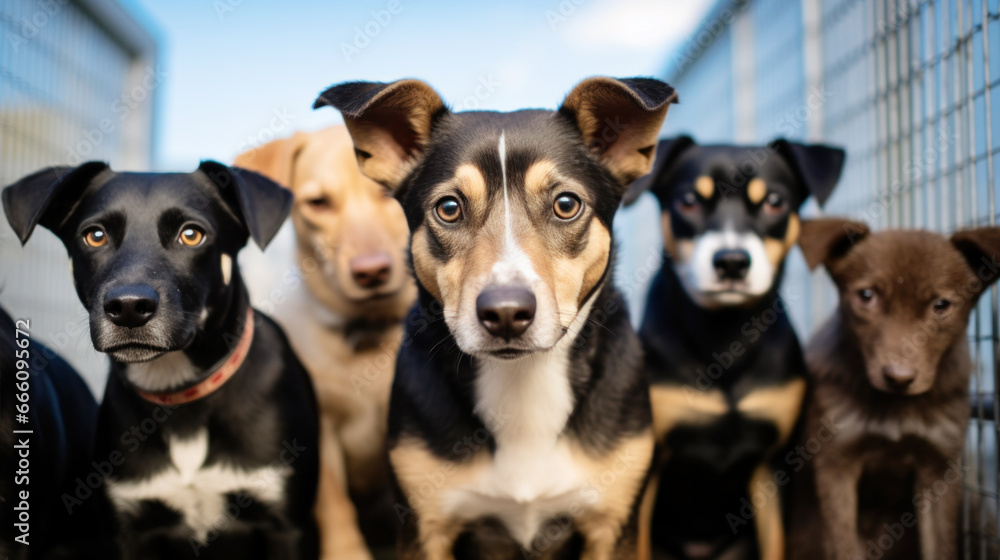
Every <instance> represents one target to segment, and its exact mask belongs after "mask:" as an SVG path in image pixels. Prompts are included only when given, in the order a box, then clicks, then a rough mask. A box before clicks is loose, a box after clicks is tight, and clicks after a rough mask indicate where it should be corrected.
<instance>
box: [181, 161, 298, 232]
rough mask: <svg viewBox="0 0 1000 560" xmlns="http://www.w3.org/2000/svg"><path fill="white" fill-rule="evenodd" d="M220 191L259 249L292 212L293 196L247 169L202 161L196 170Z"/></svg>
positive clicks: (276, 184)
mask: <svg viewBox="0 0 1000 560" xmlns="http://www.w3.org/2000/svg"><path fill="white" fill-rule="evenodd" d="M198 171H201V172H202V173H204V174H205V175H206V176H207V177H208V179H209V180H210V181H212V183H214V184H215V186H216V187H218V188H219V189H220V191H221V194H222V198H223V200H226V201H227V203H229V205H230V206H231V207H233V211H234V212H236V213H237V215H238V216H240V217H241V218H242V219H243V225H245V226H246V228H247V232H248V233H249V234H250V237H252V238H253V240H254V243H256V244H257V246H258V247H260V248H261V249H263V248H265V247H267V244H268V243H270V242H271V239H272V238H274V235H275V234H276V233H278V230H279V229H281V224H283V223H284V222H285V218H287V217H288V212H289V210H291V208H292V193H291V191H289V190H288V189H286V188H283V187H282V186H281V185H279V184H278V183H275V182H274V181H272V180H270V179H268V178H267V177H265V176H263V175H261V174H259V173H257V172H254V171H250V170H247V169H240V168H237V167H229V166H228V165H223V164H221V163H219V162H216V161H211V160H205V161H203V162H201V165H199V166H198Z"/></svg>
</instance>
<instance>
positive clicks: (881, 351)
mask: <svg viewBox="0 0 1000 560" xmlns="http://www.w3.org/2000/svg"><path fill="white" fill-rule="evenodd" d="M801 246H802V252H803V254H804V255H805V256H806V260H807V261H808V263H809V266H810V267H813V268H815V267H817V266H819V265H821V264H822V265H823V266H825V267H826V269H827V272H829V274H830V277H831V278H832V279H833V281H834V283H835V284H836V285H837V291H838V293H839V295H840V302H839V305H838V306H837V309H836V310H835V311H834V313H833V314H832V316H831V317H830V318H829V319H828V320H827V321H826V323H825V324H824V325H823V326H822V327H821V328H820V329H819V330H818V331H817V332H816V334H815V335H814V336H813V338H812V339H811V340H810V341H809V345H808V347H807V349H806V358H807V362H808V365H809V372H810V374H811V375H812V376H813V387H812V390H811V398H810V403H809V407H808V412H807V414H806V419H807V423H806V429H805V430H804V431H803V437H804V438H816V439H821V443H822V445H816V446H815V448H813V446H810V447H809V452H810V453H809V459H810V461H809V462H808V464H807V469H806V470H803V471H802V472H803V473H804V474H805V476H802V477H801V478H799V479H798V480H797V484H796V492H795V500H794V509H793V512H794V515H793V517H792V523H791V531H792V533H791V535H792V543H793V545H794V546H793V548H792V549H791V550H790V552H791V553H792V554H791V555H790V557H791V558H795V559H800V560H823V559H826V560H853V559H855V558H885V559H898V560H903V559H905V560H913V559H916V558H922V559H923V560H931V559H933V560H955V559H957V558H996V554H997V552H996V550H995V542H996V540H995V538H993V539H985V538H984V541H985V542H987V543H988V544H989V548H988V549H987V550H986V554H985V555H983V554H982V553H981V550H980V549H979V547H978V546H975V547H972V548H971V549H970V550H968V551H966V552H965V553H963V554H960V553H959V551H960V548H961V547H960V543H961V542H962V541H964V540H965V539H963V538H962V535H961V533H960V531H959V523H960V520H961V518H962V515H963V514H962V511H961V508H960V506H961V504H962V495H963V481H964V476H963V475H964V468H963V466H962V450H963V446H964V444H965V433H966V429H967V427H968V424H969V409H970V407H969V380H970V375H971V373H972V368H973V364H972V360H971V356H970V355H969V343H968V336H967V328H968V323H969V316H970V313H971V312H972V310H973V309H974V308H975V306H976V302H977V301H978V300H979V298H980V296H981V295H982V294H983V293H984V292H985V291H987V290H988V289H989V286H990V285H992V284H993V283H994V282H996V281H997V279H998V278H1000V270H998V265H997V258H998V257H1000V228H997V227H984V228H978V229H970V230H965V231H959V232H956V233H955V234H953V235H952V236H951V237H945V236H943V235H941V234H938V233H934V232H929V231H907V230H890V231H882V232H877V233H873V232H869V230H868V227H867V226H866V225H865V224H863V223H860V222H853V221H849V220H844V219H837V218H829V219H822V220H812V221H808V222H804V224H803V238H802V241H801ZM824 426H826V430H825V432H824V431H823V429H824ZM800 483H801V484H800ZM980 513H981V512H980V511H979V508H978V507H976V506H975V505H971V506H970V508H969V514H970V515H971V517H972V518H973V519H975V518H977V517H979V514H980ZM970 525H971V526H973V527H974V526H976V524H975V523H973V524H970ZM986 526H987V527H995V524H994V523H992V522H987V523H986Z"/></svg>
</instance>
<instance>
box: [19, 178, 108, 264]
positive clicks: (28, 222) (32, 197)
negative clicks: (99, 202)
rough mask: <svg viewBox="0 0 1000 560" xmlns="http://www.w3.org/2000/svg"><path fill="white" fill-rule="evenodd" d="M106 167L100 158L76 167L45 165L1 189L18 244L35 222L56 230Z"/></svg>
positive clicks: (27, 234) (26, 239)
mask: <svg viewBox="0 0 1000 560" xmlns="http://www.w3.org/2000/svg"><path fill="white" fill-rule="evenodd" d="M106 169H108V164H106V163H104V162H103V161H88V162H87V163H84V164H82V165H80V166H79V167H48V168H46V169H42V170H41V171H37V172H35V173H32V174H31V175H28V176H27V177H24V178H23V179H21V180H20V181H18V182H16V183H14V184H13V185H10V186H9V187H7V188H6V189H4V190H3V208H4V212H5V213H6V214H7V221H8V222H9V223H10V227H11V229H13V230H14V233H15V234H17V238H18V239H20V240H21V245H24V244H25V243H27V242H28V238H30V237H31V232H32V231H34V230H35V226H36V225H38V224H41V225H42V226H44V227H46V228H48V229H50V230H53V231H55V230H57V229H59V226H61V225H62V224H63V222H64V221H65V220H66V218H67V217H69V214H70V212H71V211H72V209H73V206H75V205H76V203H77V202H78V201H79V199H80V195H82V194H83V191H84V190H85V189H86V188H87V185H89V184H90V181H91V180H92V179H93V178H94V177H95V176H97V174H99V173H101V172H102V171H104V170H106Z"/></svg>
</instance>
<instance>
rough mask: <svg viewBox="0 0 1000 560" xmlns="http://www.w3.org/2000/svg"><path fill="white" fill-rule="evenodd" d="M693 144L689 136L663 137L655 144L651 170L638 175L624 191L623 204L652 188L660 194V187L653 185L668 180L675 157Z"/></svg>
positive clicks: (630, 202) (667, 181)
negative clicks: (654, 158)
mask: <svg viewBox="0 0 1000 560" xmlns="http://www.w3.org/2000/svg"><path fill="white" fill-rule="evenodd" d="M694 145H695V141H694V140H693V139H692V138H691V137H690V136H678V137H677V138H664V139H663V140H660V142H659V143H658V144H657V145H656V160H655V161H654V162H653V170H652V171H650V172H649V173H647V174H646V175H643V176H642V177H639V178H638V179H636V180H635V182H633V183H632V184H631V185H630V186H629V188H628V190H627V191H625V198H624V202H625V206H630V205H632V204H633V203H634V202H635V201H636V200H638V199H639V196H640V195H641V194H642V193H644V192H646V191H648V190H650V189H652V190H653V193H654V194H656V195H657V196H660V192H659V190H660V189H656V188H654V186H661V185H665V184H668V183H669V182H670V176H669V175H666V174H665V173H667V172H669V171H668V170H669V169H670V168H671V166H672V165H673V163H674V162H676V161H677V158H679V157H680V156H681V154H683V153H684V152H686V151H687V149H688V148H690V147H691V146H694Z"/></svg>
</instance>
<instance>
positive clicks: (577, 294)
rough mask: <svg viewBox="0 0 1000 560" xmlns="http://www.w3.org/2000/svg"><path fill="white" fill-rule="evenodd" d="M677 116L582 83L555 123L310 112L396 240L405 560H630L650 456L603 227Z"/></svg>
mask: <svg viewBox="0 0 1000 560" xmlns="http://www.w3.org/2000/svg"><path fill="white" fill-rule="evenodd" d="M675 100H676V96H675V94H674V91H673V89H672V88H670V86H668V85H666V84H664V83H662V82H659V81H656V80H652V79H641V78H639V79H631V80H614V79H611V78H591V79H589V80H586V81H584V82H582V83H580V84H579V85H577V86H576V88H575V89H574V90H573V91H572V92H571V93H570V94H569V96H568V97H567V98H566V100H565V102H564V103H563V105H562V107H561V108H560V109H559V111H541V110H533V111H517V112H514V113H494V112H482V111H479V112H465V113H452V112H450V111H448V109H446V108H445V106H444V104H443V103H442V101H441V99H440V97H438V95H437V93H435V92H434V91H433V90H432V89H431V88H430V87H429V86H427V85H426V84H424V83H423V82H419V81H416V80H402V81H398V82H393V83H391V84H383V83H368V82H356V83H348V84H342V85H339V86H335V87H333V88H331V89H329V90H328V91H326V92H325V93H324V94H323V95H322V96H321V97H320V98H319V100H318V101H317V106H323V105H332V106H334V107H336V108H337V109H340V110H341V112H342V113H343V114H344V120H345V121H346V123H347V127H348V130H349V131H350V132H351V136H352V137H353V140H354V145H355V149H356V151H357V153H358V159H359V162H360V164H361V170H362V171H363V172H364V173H365V174H367V175H368V176H370V177H372V178H373V179H375V180H377V181H380V182H382V183H383V184H385V185H386V186H388V187H389V188H391V189H393V190H394V191H396V192H397V194H398V196H399V198H400V199H401V200H402V203H403V207H404V210H405V212H406V216H407V219H408V222H409V226H410V231H411V240H410V241H411V242H410V253H411V260H412V265H413V270H414V272H415V275H416V279H417V284H418V286H419V291H420V299H419V304H418V305H417V306H416V308H415V309H414V311H413V312H412V314H411V316H410V318H409V325H408V329H407V337H408V339H407V341H406V342H405V343H404V344H403V348H402V350H401V352H400V354H399V359H398V361H397V366H396V377H395V382H394V385H393V390H392V398H391V404H390V412H389V448H390V459H391V462H392V467H393V471H394V475H395V477H396V481H397V484H398V488H399V490H400V492H399V495H398V498H399V499H400V505H399V506H398V509H397V511H398V512H399V513H400V517H401V519H403V520H404V521H405V524H404V526H403V531H402V546H401V552H402V557H403V558H420V559H425V560H439V559H441V560H443V559H449V558H453V557H457V558H508V559H509V558H517V559H521V558H529V557H530V558H535V557H550V556H552V555H555V554H559V553H560V551H563V552H565V551H574V550H575V551H576V552H575V553H574V552H566V553H567V554H570V556H558V557H567V558H568V557H579V556H573V554H575V555H580V554H581V552H580V551H581V550H582V551H583V552H582V557H583V558H588V559H600V560H603V559H609V558H622V559H624V558H634V557H635V550H636V547H637V540H638V539H637V523H636V517H637V516H636V511H637V509H638V503H639V497H640V494H641V488H642V485H643V483H644V482H645V479H646V476H647V473H648V470H649V465H650V460H651V459H652V452H653V439H652V433H651V429H650V410H649V393H648V384H647V382H646V379H645V377H644V376H643V374H642V371H641V360H640V354H639V343H638V340H637V337H636V335H635V333H634V331H633V330H632V328H631V326H630V324H629V320H628V316H627V313H626V312H625V305H624V302H623V300H622V298H621V297H620V296H619V294H618V293H617V292H616V291H615V290H614V288H613V287H612V283H611V281H610V277H611V270H612V268H613V266H612V263H613V256H612V253H613V249H614V244H613V241H612V227H611V224H612V219H613V217H614V214H615V211H616V210H617V209H618V205H619V203H620V201H621V197H622V195H623V194H624V192H625V190H626V188H627V185H628V184H629V183H630V182H631V181H632V180H634V179H635V178H637V177H638V176H640V175H642V174H644V173H646V172H648V171H649V169H650V168H651V165H652V158H653V156H654V153H653V152H654V145H655V142H656V133H657V131H658V130H659V128H660V123H662V121H663V118H664V117H665V115H666V112H667V107H668V106H669V105H670V103H672V102H674V101H675Z"/></svg>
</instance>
